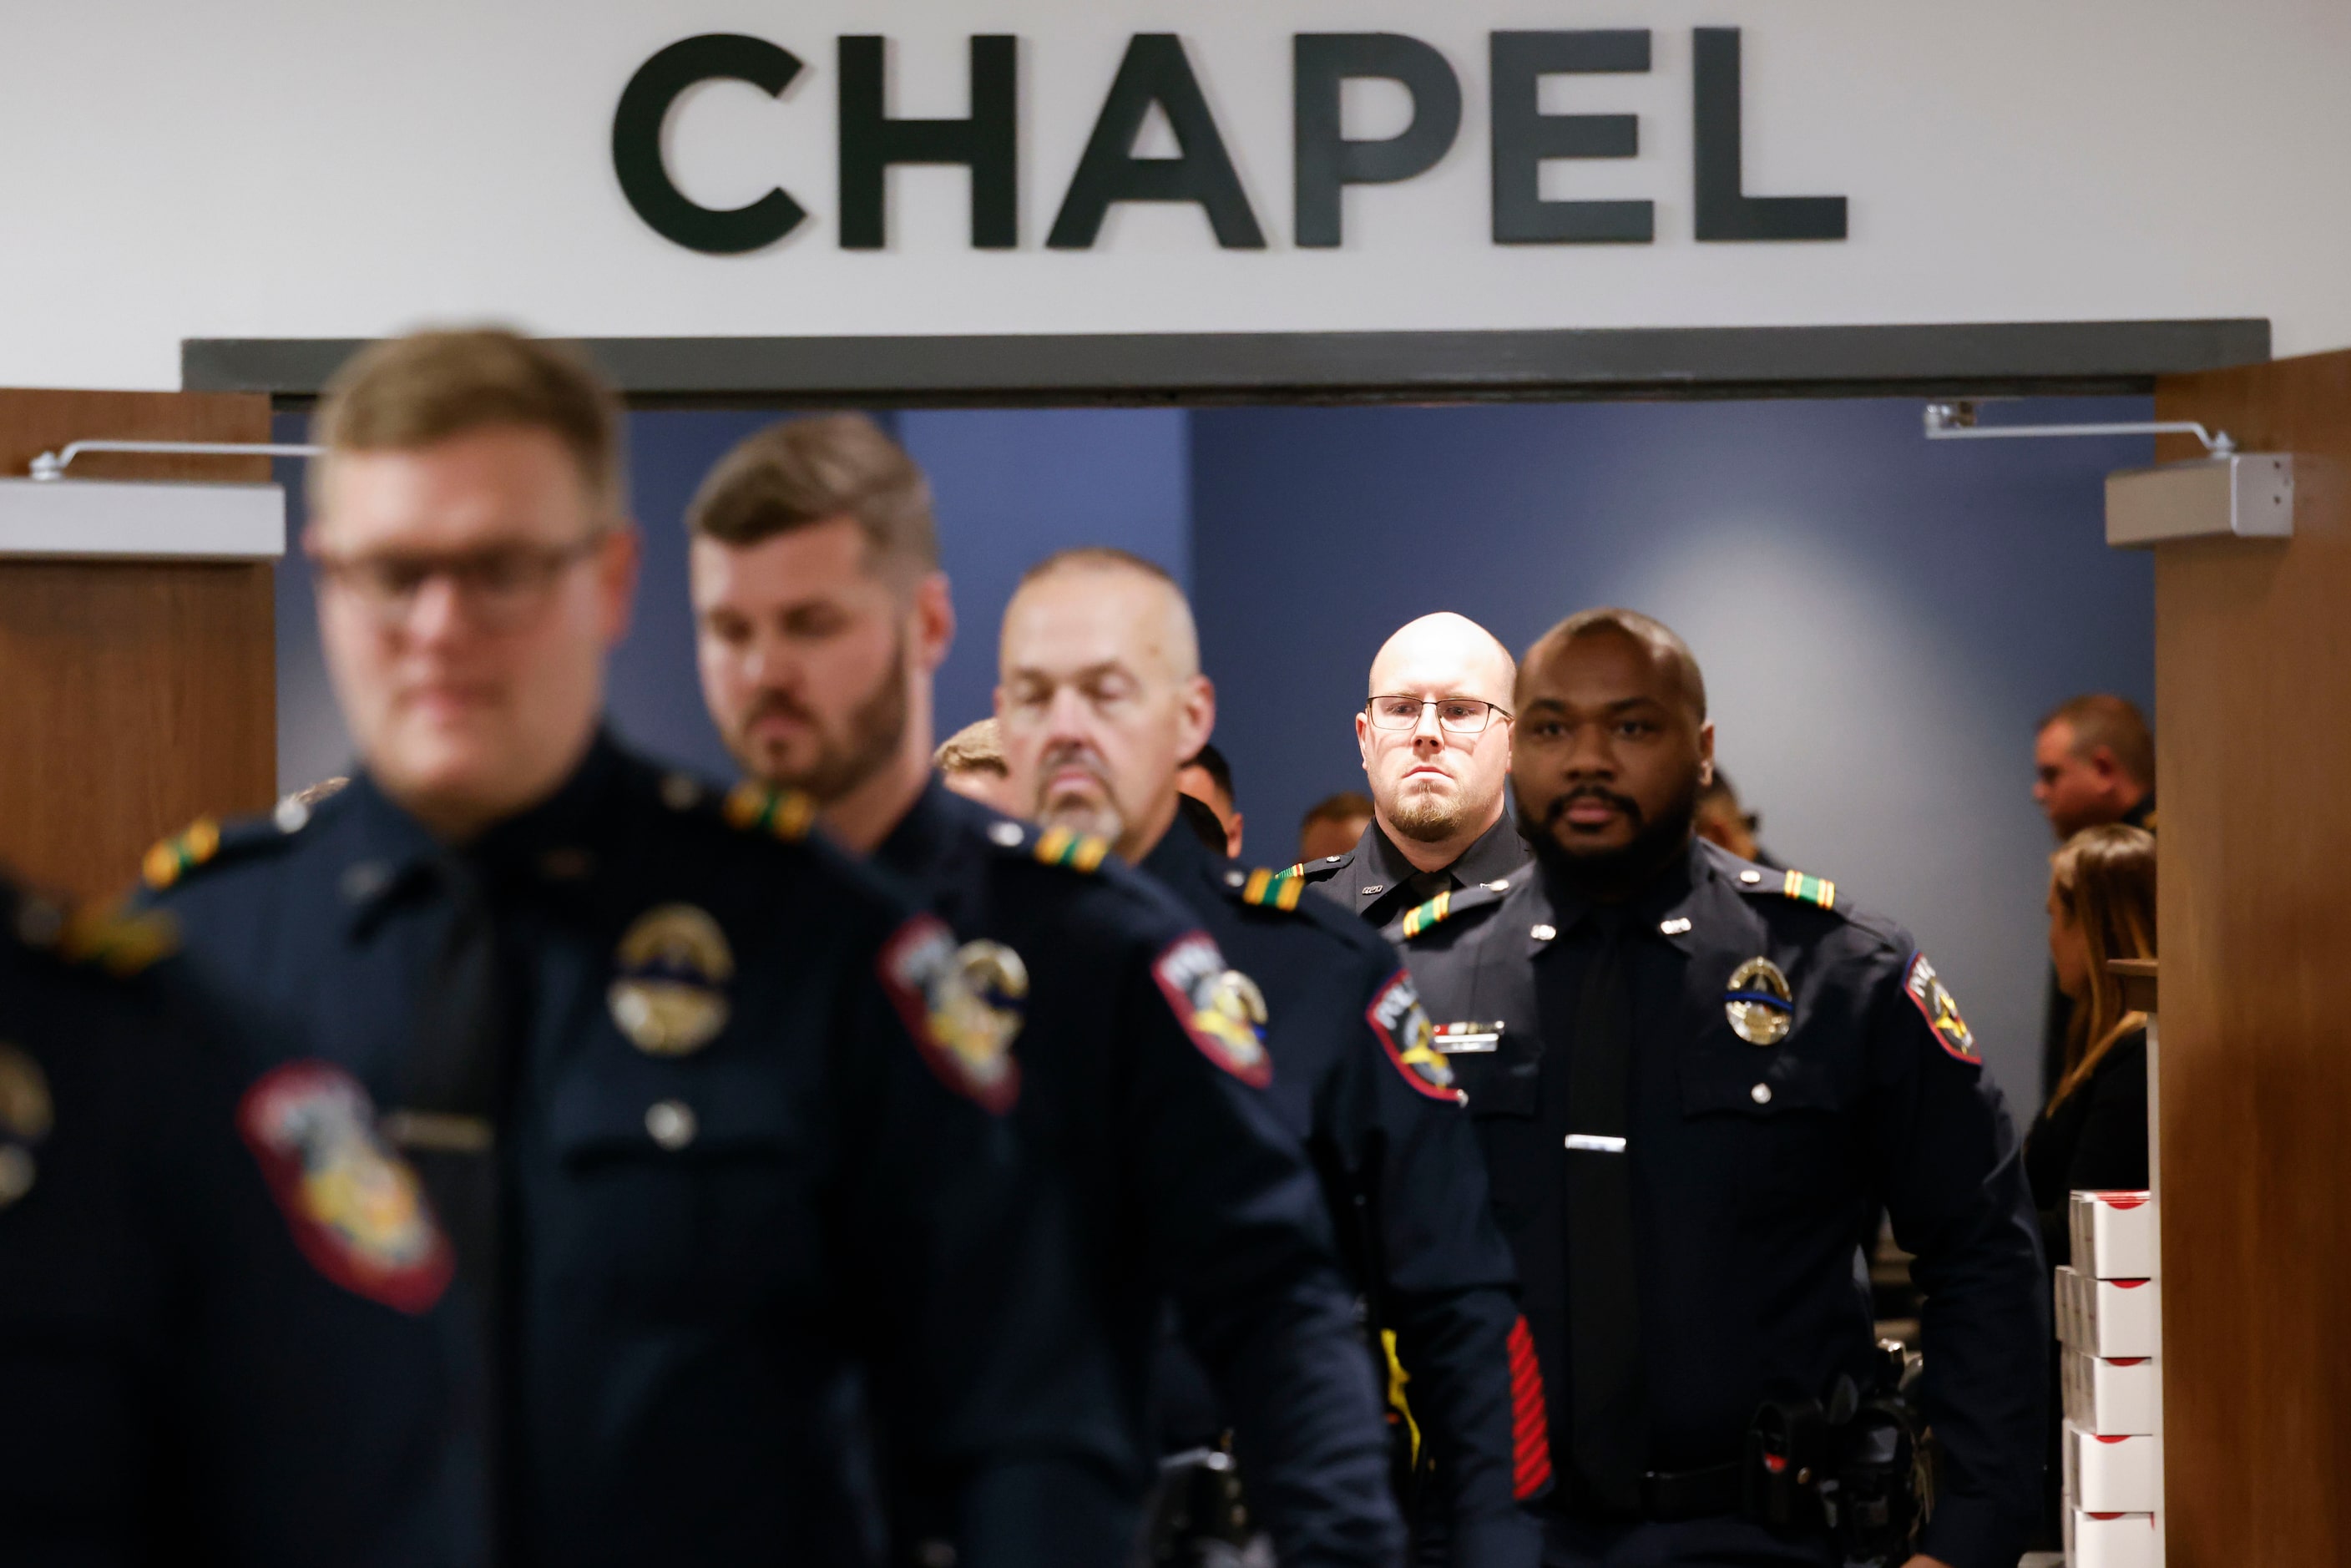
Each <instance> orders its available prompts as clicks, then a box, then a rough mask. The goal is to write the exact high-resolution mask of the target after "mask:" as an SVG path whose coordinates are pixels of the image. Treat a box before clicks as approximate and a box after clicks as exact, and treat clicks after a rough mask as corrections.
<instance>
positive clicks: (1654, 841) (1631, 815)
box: [1520, 774, 1698, 896]
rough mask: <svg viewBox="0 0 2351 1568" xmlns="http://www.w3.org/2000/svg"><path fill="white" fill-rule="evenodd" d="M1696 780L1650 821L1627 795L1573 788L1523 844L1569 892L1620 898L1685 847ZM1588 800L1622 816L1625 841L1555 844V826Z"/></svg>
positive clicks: (1695, 802) (1694, 812) (1590, 787)
mask: <svg viewBox="0 0 2351 1568" xmlns="http://www.w3.org/2000/svg"><path fill="white" fill-rule="evenodd" d="M1594 799H1596V800H1605V801H1607V802H1608V803H1609V804H1610V805H1612V806H1614V807H1615V808H1616V809H1617V810H1620V811H1622V812H1624V813H1625V820H1626V821H1630V822H1631V823H1632V824H1633V836H1632V837H1631V838H1629V839H1627V840H1625V841H1624V842H1623V843H1621V844H1612V845H1609V846H1607V847H1605V848H1597V847H1594V848H1585V847H1583V846H1580V845H1577V844H1576V843H1574V842H1573V841H1572V840H1565V841H1563V840H1562V838H1561V836H1560V831H1559V826H1560V821H1561V820H1562V818H1564V817H1565V816H1566V815H1567V808H1568V806H1569V804H1570V803H1571V802H1572V801H1574V800H1594ZM1525 804H1526V802H1525V801H1524V800H1521V801H1520V809H1521V810H1523V809H1524V807H1525ZM1530 816H1531V813H1530ZM1697 820H1698V776H1697V775H1696V774H1692V775H1691V776H1690V779H1689V781H1688V783H1687V785H1685V786H1684V787H1683V788H1682V789H1681V790H1680V791H1679V792H1678V793H1677V794H1676V795H1675V796H1674V797H1673V799H1671V800H1667V802H1666V803H1665V804H1664V805H1663V806H1662V807H1660V808H1659V809H1658V810H1657V813H1656V816H1654V817H1651V816H1649V815H1647V814H1646V812H1644V811H1643V810H1641V808H1640V805H1639V803H1638V802H1636V801H1635V800H1634V799H1633V798H1632V797H1631V796H1629V795H1619V794H1617V793H1615V792H1614V790H1610V789H1601V788H1600V787H1599V786H1597V785H1594V784H1584V785H1579V786H1577V787H1576V788H1575V789H1570V790H1568V791H1567V792H1566V793H1564V794H1562V795H1561V796H1560V797H1559V798H1558V799H1557V800H1553V801H1552V803H1551V806H1550V809H1549V810H1546V811H1545V812H1544V813H1543V815H1542V817H1541V821H1540V824H1539V825H1538V827H1537V829H1536V831H1532V832H1530V833H1528V834H1527V839H1528V841H1529V842H1531V844H1532V845H1533V846H1534V852H1535V859H1536V860H1538V861H1540V862H1541V863H1542V866H1543V868H1544V870H1546V871H1548V872H1550V873H1552V874H1553V875H1555V876H1557V877H1559V878H1560V879H1561V880H1562V881H1563V882H1565V883H1568V884H1569V885H1570V886H1571V887H1574V888H1578V889H1580V890H1583V891H1585V892H1587V893H1593V894H1600V895H1603V896H1617V895H1621V894H1627V893H1630V892H1632V891H1633V890H1634V889H1635V888H1636V887H1638V886H1639V885H1640V884H1641V883H1643V882H1646V880H1648V878H1649V877H1650V876H1651V875H1652V874H1653V873H1656V872H1657V871H1658V870H1660V869H1661V868H1662V867H1663V866H1664V865H1665V864H1666V862H1667V861H1670V860H1672V859H1673V858H1674V856H1675V855H1677V854H1678V853H1680V852H1681V851H1682V849H1683V848H1684V847H1685V846H1686V845H1687V844H1688V842H1689V839H1690V831H1691V828H1692V826H1693V825H1694V824H1695V823H1696V821H1697Z"/></svg>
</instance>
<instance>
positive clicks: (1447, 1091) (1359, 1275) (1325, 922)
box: [997, 549, 1550, 1568]
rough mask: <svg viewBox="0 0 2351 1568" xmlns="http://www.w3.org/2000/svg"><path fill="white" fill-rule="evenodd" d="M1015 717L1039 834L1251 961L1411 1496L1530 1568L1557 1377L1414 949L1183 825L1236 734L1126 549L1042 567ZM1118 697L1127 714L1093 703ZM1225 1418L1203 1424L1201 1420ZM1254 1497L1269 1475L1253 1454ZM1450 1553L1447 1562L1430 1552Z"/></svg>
mask: <svg viewBox="0 0 2351 1568" xmlns="http://www.w3.org/2000/svg"><path fill="white" fill-rule="evenodd" d="M998 654H999V659H1000V661H1001V664H1002V669H1003V679H1002V685H1000V686H999V687H998V694H997V703H998V716H999V717H1000V718H1001V720H1002V722H1003V725H1004V739H1005V749H1006V752H1007V755H1008V759H1009V761H1010V763H1011V767H1012V779H1013V785H1014V788H1015V789H1017V790H1018V791H1019V794H1020V795H1021V796H1022V798H1023V799H1024V800H1028V801H1029V802H1031V804H1030V808H1029V814H1030V815H1032V816H1034V817H1035V818H1036V819H1037V820H1039V821H1043V822H1047V823H1050V824H1054V825H1057V826H1060V827H1063V828H1066V829H1068V830H1071V831H1086V832H1097V833H1102V834H1103V835H1104V836H1112V835H1115V836H1116V838H1117V840H1118V843H1119V852H1120V854H1122V855H1123V856H1127V857H1129V858H1131V859H1133V860H1134V863H1136V864H1137V865H1139V866H1141V867H1142V868H1143V870H1144V871H1145V872H1148V873H1150V874H1151V875H1152V876H1153V877H1154V878H1155V879H1156V880H1157V881H1158V882H1159V883H1161V884H1162V885H1164V886H1165V887H1167V888H1169V889H1170V890H1172V891H1173V892H1174V893H1175V896H1176V897H1177V898H1178V899H1180V900H1181V901H1182V902H1183V903H1184V904H1186V907H1187V908H1188V909H1189V910H1190V911H1191V913H1192V915H1194V916H1195V917H1196V919H1197V920H1198V921H1199V922H1200V924H1201V925H1202V927H1203V929H1205V930H1206V931H1207V934H1208V936H1210V937H1211V938H1213V939H1214V940H1215V942H1216V943H1217V947H1218V949H1219V950H1220V951H1222V952H1223V953H1224V954H1225V955H1226V956H1227V957H1228V959H1229V960H1230V961H1231V962H1232V963H1233V964H1235V965H1236V966H1238V967H1237V968H1236V969H1234V970H1231V971H1228V976H1227V978H1226V980H1225V981H1224V982H1223V983H1224V984H1227V985H1228V986H1231V987H1233V988H1236V989H1238V990H1239V991H1240V992H1241V994H1243V995H1244V996H1245V997H1246V998H1248V1008H1247V1012H1248V1016H1249V1019H1250V1020H1251V1022H1250V1034H1251V1037H1252V1039H1253V1040H1257V1041H1259V1042H1261V1047H1260V1048H1261V1050H1262V1051H1263V1055H1262V1056H1261V1057H1260V1058H1259V1061H1260V1063H1261V1065H1262V1070H1263V1071H1264V1073H1265V1075H1266V1077H1267V1078H1268V1079H1269V1080H1270V1086H1269V1090H1268V1092H1269V1093H1270V1096H1271V1098H1272V1100H1273V1103H1275V1105H1276V1106H1277V1107H1279V1109H1280V1113H1281V1114H1282V1116H1283V1118H1284V1120H1285V1121H1286V1122H1287V1123H1288V1124H1290V1127H1291V1128H1292V1130H1293V1131H1294V1132H1295V1133H1296V1134H1298V1136H1299V1138H1300V1139H1301V1141H1302V1142H1303V1143H1304V1144H1305V1145H1306V1146H1307V1147H1308V1148H1309V1149H1310V1150H1311V1152H1312V1153H1313V1155H1314V1158H1315V1164H1316V1166H1317V1168H1318V1174H1319V1175H1320V1176H1321V1177H1322V1186H1323V1197H1324V1201H1325V1202H1326V1203H1327V1204H1328V1206H1329V1208H1330V1212H1331V1218H1332V1224H1333V1226H1334V1228H1336V1229H1337V1231H1338V1234H1339V1239H1340V1243H1341V1248H1342V1250H1343V1253H1344V1254H1345V1256H1346V1258H1347V1260H1348V1263H1349V1265H1350V1269H1349V1272H1350V1274H1351V1275H1352V1277H1353V1284H1354V1286H1355V1289H1356V1291H1358V1292H1359V1294H1360V1296H1361V1298H1362V1301H1363V1303H1364V1313H1365V1316H1366V1322H1367V1326H1368V1328H1369V1329H1370V1330H1371V1331H1372V1332H1371V1336H1370V1337H1371V1339H1372V1343H1371V1344H1370V1345H1369V1346H1368V1347H1366V1348H1368V1349H1369V1350H1370V1352H1371V1354H1372V1356H1373V1357H1374V1358H1377V1359H1379V1360H1380V1362H1381V1364H1383V1366H1384V1368H1385V1369H1386V1371H1387V1374H1388V1375H1387V1378H1386V1379H1385V1381H1386V1382H1387V1384H1388V1386H1389V1389H1390V1397H1391V1400H1392V1408H1393V1410H1394V1412H1395V1414H1394V1415H1393V1416H1391V1420H1392V1422H1393V1423H1394V1427H1395V1436H1396V1437H1397V1439H1398V1450H1399V1452H1398V1458H1397V1463H1396V1465H1395V1472H1396V1475H1397V1477H1398V1478H1399V1479H1400V1481H1401V1482H1402V1483H1403V1484H1402V1485H1401V1486H1400V1488H1399V1490H1400V1492H1401V1493H1402V1495H1403V1497H1404V1498H1405V1499H1407V1500H1411V1499H1415V1497H1416V1494H1417V1502H1418V1504H1419V1506H1417V1507H1416V1508H1412V1509H1411V1510H1410V1511H1411V1512H1412V1513H1413V1514H1414V1516H1415V1522H1416V1524H1423V1525H1426V1527H1427V1528H1426V1531H1425V1532H1424V1533H1425V1534H1437V1533H1442V1534H1443V1535H1444V1536H1445V1538H1446V1539H1445V1542H1444V1545H1443V1547H1442V1548H1441V1550H1442V1552H1443V1556H1442V1558H1441V1560H1442V1561H1445V1562H1448V1563H1453V1564H1455V1565H1457V1568H1472V1565H1475V1568H1507V1565H1509V1564H1513V1563H1516V1564H1520V1565H1521V1568H1534V1564H1535V1563H1536V1561H1537V1559H1538V1557H1539V1555H1540V1552H1541V1540H1540V1533H1539V1531H1537V1530H1536V1529H1535V1527H1534V1524H1533V1521H1531V1519H1530V1518H1528V1517H1527V1516H1525V1515H1523V1514H1522V1513H1521V1512H1520V1511H1519V1509H1518V1508H1517V1506H1516V1502H1517V1500H1519V1499H1521V1498H1525V1497H1528V1496H1531V1495H1532V1494H1534V1493H1536V1492H1538V1491H1540V1490H1542V1489H1543V1488H1544V1487H1545V1486H1547V1485H1548V1483H1549V1479H1550V1458H1549V1455H1548V1452H1547V1450H1545V1449H1544V1448H1543V1447H1542V1444H1541V1427H1542V1416H1541V1398H1540V1384H1541V1378H1540V1375H1539V1374H1538V1373H1537V1371H1536V1369H1535V1367H1534V1364H1533V1355H1532V1350H1531V1339H1530V1337H1529V1335H1528V1333H1527V1330H1526V1326H1525V1324H1524V1322H1522V1321H1521V1320H1520V1317H1519V1314H1518V1307H1517V1303H1516V1301H1515V1298H1514V1295H1513V1286H1514V1284H1515V1277H1514V1273H1513V1270H1512V1268H1511V1263H1510V1251H1509V1249H1508V1247H1507V1246H1506V1245H1505V1244H1504V1243H1503V1240H1502V1238H1501V1235H1500V1232H1499V1230H1498V1229H1497V1228H1496V1227H1495V1225H1494V1223H1493V1221H1492V1219H1491V1218H1489V1214H1488V1212H1487V1197H1486V1180H1485V1173H1484V1170H1483V1167H1482V1165H1481V1162H1480V1160H1479V1151H1478V1146H1477V1139H1476V1136H1475V1134H1474V1133H1473V1132H1472V1130H1471V1128H1470V1125H1469V1119H1468V1116H1467V1115H1466V1114H1465V1113H1463V1111H1462V1109H1461V1103H1460V1098H1459V1096H1458V1093H1457V1092H1456V1091H1455V1089H1454V1086H1453V1078H1452V1073H1451V1071H1449V1069H1448V1068H1447V1065H1446V1063H1445V1060H1444V1059H1443V1058H1442V1057H1440V1056H1438V1055H1437V1052H1436V1051H1434V1050H1433V1049H1432V1042H1433V1040H1434V1031H1433V1030H1432V1027H1431V1025H1430V1023H1429V1021H1428V1018H1427V1016H1426V1013H1425V1012H1424V1011H1423V1010H1422V1009H1421V1006H1420V1002H1419V999H1418V998H1417V995H1416V993H1415V991H1414V990H1413V986H1412V980H1411V977H1409V976H1407V975H1406V974H1405V972H1404V969H1403V967H1402V966H1401V965H1400V964H1399V962H1398V960H1397V958H1396V955H1395V949H1394V948H1392V947H1390V946H1388V944H1386V943H1385V942H1384V941H1382V940H1381V939H1380V938H1379V936H1377V935H1376V934H1375V933H1374V932H1373V931H1372V930H1371V929H1370V928H1369V927H1367V926H1365V925H1364V924H1363V923H1362V922H1361V921H1359V920H1356V919H1355V918H1353V916H1352V915H1350V914H1348V913H1347V912H1346V911H1344V910H1341V909H1336V908H1333V907H1332V905H1331V904H1329V903H1327V902H1325V901H1323V900H1320V899H1301V894H1303V893H1304V891H1305V890H1304V889H1303V888H1302V887H1301V885H1300V884H1299V883H1298V882H1297V881H1296V880H1295V879H1291V878H1282V877H1277V876H1275V875H1274V874H1273V873H1271V872H1270V871H1264V870H1259V871H1250V870H1249V869H1247V868H1244V867H1241V866H1238V865H1235V864H1234V863H1233V862H1231V860H1230V859H1229V858H1228V857H1227V856H1226V855H1224V854H1223V853H1222V852H1220V851H1219V850H1217V849H1214V848H1211V847H1210V846H1209V845H1208V844H1207V843H1206V842H1204V841H1203V840H1202V839H1201V838H1200V837H1196V836H1195V834H1194V833H1192V832H1191V831H1187V829H1186V825H1185V824H1184V823H1183V822H1181V821H1171V817H1173V816H1175V815H1177V814H1178V813H1180V812H1181V810H1182V808H1184V807H1185V806H1192V807H1195V808H1196V807H1197V805H1198V804H1199V803H1198V802H1196V801H1194V800H1190V799H1188V798H1187V797H1185V796H1184V795H1183V794H1182V793H1181V792H1180V791H1179V790H1178V789H1177V783H1178V780H1179V779H1180V778H1181V768H1182V765H1181V764H1180V763H1179V761H1178V759H1179V758H1185V757H1196V756H1197V755H1198V754H1199V748H1200V747H1202V745H1203V742H1204V739H1205V737H1206V736H1207V734H1208V732H1209V731H1210V729H1211V728H1212V727H1214V726H1215V723H1216V688H1215V686H1214V685H1212V684H1211V683H1210V681H1209V680H1208V678H1207V676H1206V675H1204V674H1201V672H1200V666H1199V643H1198V638H1197V634H1196V631H1195V629H1194V624H1193V620H1192V611H1191V606H1190V605H1189V604H1187V603H1186V601H1185V598H1184V593H1183V591H1182V590H1181V589H1179V588H1178V587H1177V586H1176V585H1175V582H1174V581H1173V580H1171V579H1169V577H1168V576H1167V574H1166V572H1165V571H1164V570H1161V569H1160V568H1158V567H1156V566H1154V565H1152V564H1151V563H1149V562H1148V561H1144V560H1142V559H1138V558H1136V557H1134V556H1131V555H1128V554H1126V553H1124V552H1123V551H1118V550H1111V549H1077V550H1065V551H1063V552H1062V553H1061V554H1059V555H1056V556H1053V557H1051V558H1050V559H1047V560H1045V561H1043V562H1041V563H1040V564H1039V565H1038V566H1036V567H1034V568H1031V569H1030V570H1029V573H1028V575H1027V576H1026V577H1024V578H1023V579H1022V580H1021V583H1020V587H1019V591H1016V592H1015V593H1014V594H1013V596H1012V602H1011V604H1010V605H1009V606H1008V607H1007V609H1006V611H1005V613H1004V630H1003V634H1002V636H1001V637H1000V638H999V640H998ZM1096 689H1103V690H1110V691H1114V692H1116V693H1118V694H1119V700H1117V701H1115V702H1103V701H1101V700H1099V699H1095V698H1092V697H1090V696H1088V695H1085V694H1087V693H1088V692H1090V691H1092V690H1096ZM1162 1367H1163V1373H1162V1377H1161V1390H1162V1396H1163V1403H1162V1411H1163V1414H1162V1431H1163V1436H1164V1437H1165V1441H1166V1446H1167V1451H1168V1452H1169V1453H1170V1454H1171V1455H1172V1454H1178V1453H1184V1452H1186V1451H1195V1452H1196V1451H1197V1450H1199V1449H1201V1448H1212V1447H1213V1446H1214V1445H1215V1443H1216V1440H1217V1433H1218V1432H1219V1431H1220V1430H1221V1429H1222V1427H1224V1426H1225V1425H1226V1422H1225V1420H1224V1419H1222V1418H1220V1417H1219V1416H1218V1414H1217V1410H1216V1408H1215V1406H1214V1405H1213V1404H1210V1403H1208V1402H1206V1401H1200V1400H1196V1399H1194V1400H1181V1399H1179V1398H1178V1397H1170V1395H1171V1394H1175V1395H1180V1392H1181V1391H1183V1390H1186V1389H1188V1388H1193V1387H1196V1386H1197V1385H1198V1384H1199V1378H1198V1375H1197V1374H1196V1373H1187V1371H1186V1368H1185V1367H1184V1365H1183V1364H1182V1362H1181V1361H1180V1359H1175V1358H1163V1363H1162ZM1204 1405H1205V1406H1206V1408H1205V1409H1203V1408H1201V1406H1204ZM1241 1479H1242V1485H1243V1488H1244V1490H1249V1489H1253V1488H1254V1487H1255V1486H1256V1484H1257V1483H1256V1478H1255V1477H1254V1476H1253V1475H1252V1474H1251V1473H1250V1472H1249V1468H1248V1465H1247V1463H1246V1462H1244V1465H1243V1467H1242V1478H1241ZM1431 1550H1432V1551H1436V1550H1439V1549H1438V1548H1437V1547H1436V1545H1435V1544H1434V1542H1431Z"/></svg>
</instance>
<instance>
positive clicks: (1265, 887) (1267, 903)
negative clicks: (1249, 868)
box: [1240, 866, 1306, 909]
mask: <svg viewBox="0 0 2351 1568" xmlns="http://www.w3.org/2000/svg"><path fill="white" fill-rule="evenodd" d="M1297 873H1298V868H1297V867H1296V866H1291V867H1290V869H1289V870H1288V871H1268V870H1266V869H1265V868H1264V867H1263V866H1259V868H1258V869H1257V870H1255V871H1253V872H1251V873H1249V880H1248V881H1247V882H1245V883H1242V884H1241V891H1240V899H1241V902H1242V903H1243V904H1255V905H1257V906H1258V907H1259V908H1260V909H1295V908H1297V907H1298V898H1299V895H1300V894H1302V893H1304V892H1305V891H1306V879H1305V878H1304V877H1302V876H1301V875H1299V874H1297Z"/></svg>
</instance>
